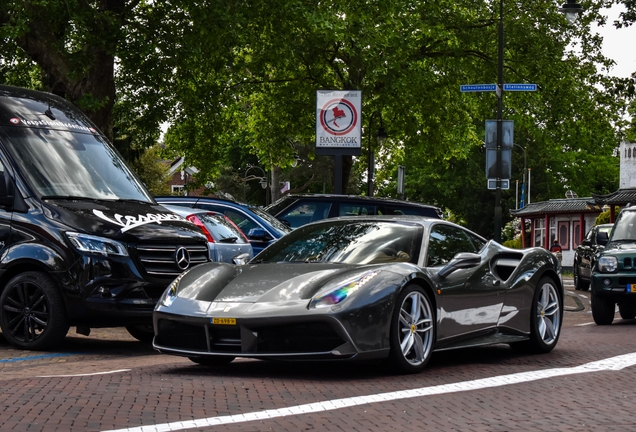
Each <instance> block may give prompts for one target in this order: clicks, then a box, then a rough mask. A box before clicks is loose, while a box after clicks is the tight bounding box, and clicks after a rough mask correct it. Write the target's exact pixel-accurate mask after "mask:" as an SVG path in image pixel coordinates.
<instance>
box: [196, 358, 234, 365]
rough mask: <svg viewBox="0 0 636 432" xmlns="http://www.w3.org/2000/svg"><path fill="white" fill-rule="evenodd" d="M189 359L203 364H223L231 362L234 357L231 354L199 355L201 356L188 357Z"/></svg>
mask: <svg viewBox="0 0 636 432" xmlns="http://www.w3.org/2000/svg"><path fill="white" fill-rule="evenodd" d="M188 358H189V359H190V361H193V362H195V363H196V364H200V365H203V366H223V365H226V364H230V363H232V361H233V360H234V359H235V358H236V357H233V356H201V357H188Z"/></svg>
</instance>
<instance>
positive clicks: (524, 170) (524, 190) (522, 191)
mask: <svg viewBox="0 0 636 432" xmlns="http://www.w3.org/2000/svg"><path fill="white" fill-rule="evenodd" d="M514 145H515V146H517V147H519V148H520V149H521V150H522V151H523V175H522V177H521V208H523V207H525V205H526V203H525V201H526V197H525V195H526V194H525V192H526V172H527V166H528V165H527V163H526V149H525V148H523V147H521V146H520V145H519V144H514ZM516 207H517V210H518V209H519V203H517V204H516Z"/></svg>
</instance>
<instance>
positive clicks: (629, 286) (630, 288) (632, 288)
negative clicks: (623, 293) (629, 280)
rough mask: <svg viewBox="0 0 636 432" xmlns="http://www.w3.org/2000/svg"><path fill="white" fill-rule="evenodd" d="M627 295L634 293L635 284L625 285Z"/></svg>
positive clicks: (635, 290) (635, 291)
mask: <svg viewBox="0 0 636 432" xmlns="http://www.w3.org/2000/svg"><path fill="white" fill-rule="evenodd" d="M627 292H628V293H636V284H627Z"/></svg>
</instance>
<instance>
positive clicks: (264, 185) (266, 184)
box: [243, 165, 269, 203]
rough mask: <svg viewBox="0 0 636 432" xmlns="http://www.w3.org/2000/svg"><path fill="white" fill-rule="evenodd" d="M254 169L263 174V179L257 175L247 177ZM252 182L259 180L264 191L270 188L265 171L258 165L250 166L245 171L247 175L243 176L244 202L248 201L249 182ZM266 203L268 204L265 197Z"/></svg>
mask: <svg viewBox="0 0 636 432" xmlns="http://www.w3.org/2000/svg"><path fill="white" fill-rule="evenodd" d="M254 168H256V169H259V170H261V173H263V177H257V176H255V175H251V176H250V177H247V173H248V172H249V171H250V170H251V169H254ZM252 180H258V182H259V183H260V185H261V187H262V188H263V189H267V186H269V181H268V180H267V174H266V173H265V170H264V169H263V168H261V167H259V166H256V165H248V166H247V169H246V170H245V174H244V175H243V201H244V202H245V201H246V200H247V198H246V194H245V189H246V186H247V182H248V181H252ZM265 202H266V203H267V196H266V197H265Z"/></svg>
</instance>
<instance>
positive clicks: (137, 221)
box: [93, 209, 185, 232]
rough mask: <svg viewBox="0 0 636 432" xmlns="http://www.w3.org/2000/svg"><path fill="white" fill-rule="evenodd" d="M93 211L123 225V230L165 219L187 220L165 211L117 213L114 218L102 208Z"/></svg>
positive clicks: (111, 221)
mask: <svg viewBox="0 0 636 432" xmlns="http://www.w3.org/2000/svg"><path fill="white" fill-rule="evenodd" d="M93 213H95V216H97V217H99V218H101V219H104V220H105V221H108V222H110V223H112V224H115V225H119V226H121V227H122V229H121V232H126V231H128V230H131V229H133V228H136V227H138V226H141V225H146V224H149V223H156V224H159V225H161V222H165V221H185V219H184V218H182V217H181V216H179V215H176V214H165V213H163V214H162V213H155V214H153V213H147V214H145V215H137V216H130V215H128V216H122V215H120V214H119V213H115V214H114V215H113V217H112V218H111V217H108V216H106V215H105V214H104V212H102V211H101V210H95V209H93Z"/></svg>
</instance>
